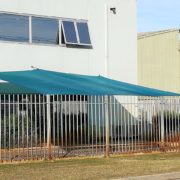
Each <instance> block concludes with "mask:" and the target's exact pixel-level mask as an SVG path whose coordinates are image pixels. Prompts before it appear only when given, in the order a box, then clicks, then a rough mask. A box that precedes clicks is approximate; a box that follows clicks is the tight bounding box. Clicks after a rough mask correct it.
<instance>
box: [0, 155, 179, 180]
mask: <svg viewBox="0 0 180 180" xmlns="http://www.w3.org/2000/svg"><path fill="white" fill-rule="evenodd" d="M178 171H180V153H168V154H150V155H147V154H146V155H138V156H137V155H129V156H116V157H111V158H108V159H105V158H86V159H77V158H74V159H63V160H57V161H53V162H48V161H43V162H36V163H20V164H2V165H0V179H3V180H5V179H18V180H19V179H26V180H28V179H33V180H35V179H77V180H79V179H112V178H120V177H127V176H139V175H149V174H157V173H164V172H178Z"/></svg>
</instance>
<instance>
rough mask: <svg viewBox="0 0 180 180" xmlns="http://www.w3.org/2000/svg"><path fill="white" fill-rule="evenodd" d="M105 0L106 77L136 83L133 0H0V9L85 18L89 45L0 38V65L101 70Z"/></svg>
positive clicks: (6, 68) (5, 68)
mask: <svg viewBox="0 0 180 180" xmlns="http://www.w3.org/2000/svg"><path fill="white" fill-rule="evenodd" d="M105 4H107V5H108V7H109V8H110V7H116V9H117V14H113V13H112V12H111V11H110V10H109V11H108V37H109V38H108V42H109V43H108V49H109V58H108V64H107V65H108V74H109V77H111V78H114V79H117V80H121V81H126V82H130V83H137V68H136V66H137V65H136V64H137V55H136V52H137V47H136V37H137V32H136V0H51V1H50V0H1V1H0V11H5V12H13V13H25V14H34V15H42V16H55V17H62V18H75V19H86V20H88V24H89V30H90V36H91V41H92V46H93V48H92V49H81V48H67V47H61V46H51V45H35V44H25V43H24V44H23V43H12V42H0V61H1V63H0V71H12V70H26V69H30V66H32V65H33V66H35V67H38V68H42V69H48V70H55V71H62V72H71V73H80V74H91V75H98V74H101V75H106V68H105V67H106V65H105V64H106V63H105V37H106V36H105V32H106V31H105V27H106V18H105Z"/></svg>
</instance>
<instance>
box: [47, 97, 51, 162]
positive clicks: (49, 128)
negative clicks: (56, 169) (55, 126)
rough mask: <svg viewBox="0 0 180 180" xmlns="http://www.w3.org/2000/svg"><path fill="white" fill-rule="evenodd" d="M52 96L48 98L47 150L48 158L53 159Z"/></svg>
mask: <svg viewBox="0 0 180 180" xmlns="http://www.w3.org/2000/svg"><path fill="white" fill-rule="evenodd" d="M50 103H51V102H50V95H47V96H46V106H47V148H48V156H49V159H51V158H52V157H51V108H50V106H51V104H50Z"/></svg>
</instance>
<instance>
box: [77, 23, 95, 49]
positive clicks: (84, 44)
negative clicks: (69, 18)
mask: <svg viewBox="0 0 180 180" xmlns="http://www.w3.org/2000/svg"><path fill="white" fill-rule="evenodd" d="M77 23H86V24H87V27H88V34H89V40H90V44H87V43H81V42H80V36H79V31H78V27H77ZM76 29H77V33H78V39H79V45H81V46H89V47H90V46H92V42H91V37H90V32H89V26H88V21H76Z"/></svg>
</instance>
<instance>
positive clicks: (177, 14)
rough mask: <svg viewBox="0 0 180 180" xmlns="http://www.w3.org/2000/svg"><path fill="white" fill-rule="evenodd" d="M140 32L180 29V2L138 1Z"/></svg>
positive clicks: (160, 0) (177, 0) (161, 0)
mask: <svg viewBox="0 0 180 180" xmlns="http://www.w3.org/2000/svg"><path fill="white" fill-rule="evenodd" d="M137 4H138V7H137V11H138V32H146V31H154V30H161V29H171V28H180V0H137Z"/></svg>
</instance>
